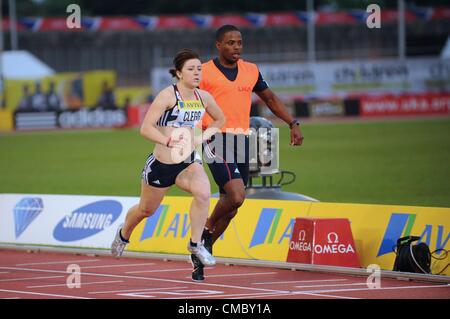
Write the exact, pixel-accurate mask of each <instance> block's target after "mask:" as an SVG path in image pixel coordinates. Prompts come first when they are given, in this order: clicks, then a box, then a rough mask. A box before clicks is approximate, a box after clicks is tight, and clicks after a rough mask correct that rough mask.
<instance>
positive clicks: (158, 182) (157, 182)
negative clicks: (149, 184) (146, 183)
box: [153, 179, 161, 185]
mask: <svg viewBox="0 0 450 319" xmlns="http://www.w3.org/2000/svg"><path fill="white" fill-rule="evenodd" d="M153 183H155V184H158V185H161V183H160V181H159V179H157V180H156V181H153Z"/></svg>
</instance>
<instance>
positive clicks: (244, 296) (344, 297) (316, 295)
mask: <svg viewBox="0 0 450 319" xmlns="http://www.w3.org/2000/svg"><path fill="white" fill-rule="evenodd" d="M293 295H305V296H315V297H321V298H323V299H325V298H334V299H361V298H356V297H346V296H336V295H321V294H317V293H300V292H299V293H297V292H296V293H286V294H266V295H260V294H252V295H251V294H248V295H243V296H242V297H241V298H230V299H252V298H256V299H260V298H261V297H281V296H283V297H286V296H293ZM284 299H286V298H284Z"/></svg>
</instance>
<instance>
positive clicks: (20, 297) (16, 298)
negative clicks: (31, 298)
mask: <svg viewBox="0 0 450 319" xmlns="http://www.w3.org/2000/svg"><path fill="white" fill-rule="evenodd" d="M0 299H22V298H21V297H7V298H0Z"/></svg>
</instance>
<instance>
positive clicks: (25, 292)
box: [0, 289, 92, 299]
mask: <svg viewBox="0 0 450 319" xmlns="http://www.w3.org/2000/svg"><path fill="white" fill-rule="evenodd" d="M0 291H3V292H13V293H16V294H25V295H38V296H47V297H59V298H72V299H92V298H87V297H79V296H68V295H56V294H45V293H41V292H31V291H20V290H7V289H0Z"/></svg>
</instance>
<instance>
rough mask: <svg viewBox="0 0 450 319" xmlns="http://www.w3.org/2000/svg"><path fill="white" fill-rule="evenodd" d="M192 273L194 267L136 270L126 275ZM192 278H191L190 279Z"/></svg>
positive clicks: (127, 272)
mask: <svg viewBox="0 0 450 319" xmlns="http://www.w3.org/2000/svg"><path fill="white" fill-rule="evenodd" d="M185 270H186V271H188V270H191V271H192V267H189V268H175V269H153V270H135V271H126V272H125V273H126V274H142V273H147V272H170V271H185ZM189 278H191V277H189Z"/></svg>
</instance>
